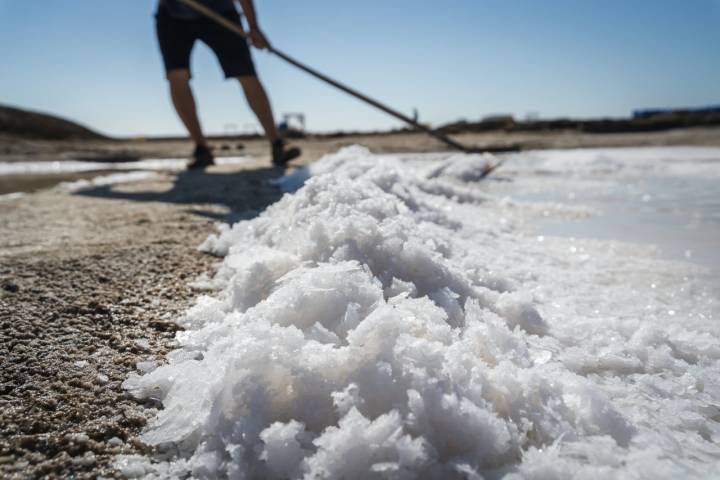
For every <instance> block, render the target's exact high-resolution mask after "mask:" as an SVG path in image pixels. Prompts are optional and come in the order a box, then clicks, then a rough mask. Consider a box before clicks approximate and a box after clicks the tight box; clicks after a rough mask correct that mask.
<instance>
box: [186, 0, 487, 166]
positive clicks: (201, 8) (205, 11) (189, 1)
mask: <svg viewBox="0 0 720 480" xmlns="http://www.w3.org/2000/svg"><path fill="white" fill-rule="evenodd" d="M179 1H180V2H182V3H184V4H185V5H187V6H188V7H190V8H192V9H193V10H195V11H196V12H198V13H200V14H201V15H204V16H206V17H207V18H209V19H211V20H213V21H215V22H217V23H219V24H220V25H222V26H223V27H224V28H226V29H228V30H230V31H232V32H233V33H235V34H236V35H239V36H241V37H243V38H248V34H247V33H246V32H245V31H244V30H243V29H242V27H241V26H240V25H238V24H236V23H234V22H232V21H231V20H228V19H227V18H225V17H223V16H222V15H220V14H219V13H217V12H216V11H214V10H212V9H210V8H208V7H207V6H205V5H203V4H202V3H200V2H198V1H197V0H179ZM268 51H269V52H271V53H273V54H275V55H277V56H278V57H280V58H282V59H283V60H285V61H286V62H288V63H290V64H291V65H294V66H296V67H297V68H299V69H300V70H302V71H304V72H306V73H309V74H310V75H312V76H313V77H315V78H318V79H320V80H322V81H323V82H326V83H328V84H330V85H332V86H333V87H335V88H337V89H340V90H342V91H343V92H345V93H348V94H350V95H352V96H353V97H355V98H358V99H360V100H362V101H363V102H365V103H367V104H369V105H372V106H373V107H375V108H377V109H379V110H382V111H383V112H385V113H387V114H388V115H392V116H393V117H395V118H397V119H399V120H402V121H403V122H405V123H407V124H408V125H411V126H413V127H415V128H417V129H419V130H422V131H424V132H426V133H428V134H430V135H432V136H433V137H435V138H437V139H438V140H440V141H441V142H444V143H445V144H447V145H449V146H451V147H453V148H455V149H457V150H460V151H462V152H474V151H476V149H473V148H468V147H466V146H465V145H463V144H461V143H459V142H456V141H455V140H453V139H452V138H450V137H449V136H447V135H445V134H444V133H442V132H439V131H437V130H433V129H431V128H428V127H426V126H425V125H423V124H421V123H418V122H416V121H415V120H413V119H412V118H410V117H408V116H407V115H404V114H402V113H400V112H398V111H397V110H394V109H392V108H390V107H388V106H387V105H385V104H383V103H380V102H379V101H377V100H375V99H373V98H370V97H368V96H367V95H365V94H363V93H361V92H358V91H357V90H355V89H353V88H350V87H348V86H347V85H344V84H342V83H340V82H338V81H337V80H334V79H332V78H330V77H328V76H327V75H325V74H323V73H320V72H318V71H317V70H315V69H313V68H311V67H309V66H307V65H305V64H304V63H302V62H300V61H298V60H296V59H294V58H293V57H291V56H290V55H288V54H286V53H284V52H281V51H280V50H278V49H276V48H274V47H272V46H270V47H269V48H268Z"/></svg>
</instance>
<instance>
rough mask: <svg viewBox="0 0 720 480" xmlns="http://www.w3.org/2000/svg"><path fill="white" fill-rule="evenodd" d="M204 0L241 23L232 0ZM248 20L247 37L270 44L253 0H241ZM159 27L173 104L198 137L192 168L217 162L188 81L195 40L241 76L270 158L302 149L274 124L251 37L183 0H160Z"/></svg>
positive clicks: (283, 159) (229, 74)
mask: <svg viewBox="0 0 720 480" xmlns="http://www.w3.org/2000/svg"><path fill="white" fill-rule="evenodd" d="M200 2H201V3H202V4H203V5H205V6H207V7H209V8H211V9H212V10H213V11H215V12H217V13H219V14H220V15H222V16H223V17H225V18H227V19H229V20H231V21H232V22H233V23H236V24H237V25H242V23H241V20H240V14H239V13H238V11H237V8H236V5H235V1H234V0H200ZM239 2H240V7H241V8H242V12H243V13H244V16H245V18H246V19H247V23H248V26H249V32H248V37H249V39H250V41H251V42H252V44H253V46H255V47H256V48H259V49H266V48H268V47H269V45H270V43H269V42H268V39H267V37H266V36H265V34H264V33H263V31H262V30H261V29H260V26H259V24H258V19H257V15H256V13H255V7H254V5H253V0H239ZM155 18H156V29H157V37H158V43H159V45H160V51H161V53H162V57H163V63H164V65H165V71H166V73H167V79H168V82H169V85H170V96H171V98H172V103H173V106H174V107H175V110H176V112H177V114H178V116H179V117H180V120H182V122H183V124H184V125H185V128H186V129H187V131H188V133H189V134H190V137H191V138H192V139H193V141H194V142H195V151H194V152H193V159H192V161H191V163H190V164H189V165H188V168H191V169H203V168H205V167H208V166H210V165H212V164H213V163H214V158H213V154H212V152H211V150H210V148H209V146H208V142H207V139H206V138H205V135H204V133H203V130H202V127H201V125H200V120H199V118H198V114H197V108H196V106H195V98H194V95H193V91H192V88H191V86H190V78H191V74H190V54H191V52H192V49H193V46H194V44H195V42H196V41H198V40H200V41H202V42H203V43H205V44H207V45H208V46H209V47H210V49H212V50H213V52H214V53H215V55H216V56H217V58H218V60H219V62H220V66H221V67H222V69H223V72H224V74H225V77H226V78H227V79H237V80H238V81H239V82H240V85H241V86H242V89H243V91H244V93H245V97H246V99H247V101H248V104H249V105H250V108H251V109H252V111H253V112H254V113H255V115H256V117H257V119H258V121H259V122H260V124H261V125H262V127H263V130H264V131H265V135H266V137H267V139H268V140H269V141H270V144H271V154H272V162H273V164H275V165H280V166H282V165H285V164H286V163H287V162H289V161H290V160H292V159H294V158H296V157H298V156H299V155H300V150H299V149H297V148H290V149H288V148H286V146H285V144H284V142H283V140H282V138H281V137H280V135H279V134H278V131H277V128H276V127H275V119H274V117H273V112H272V108H271V106H270V100H269V99H268V96H267V93H266V92H265V88H264V87H263V85H262V83H260V80H259V79H258V76H257V73H256V72H255V66H254V64H253V60H252V55H251V54H250V48H249V47H248V42H247V41H246V40H245V39H243V38H241V37H239V36H238V35H236V34H235V33H233V32H231V31H229V30H227V29H226V28H223V27H222V26H221V25H220V24H218V23H217V22H215V21H213V20H212V19H210V18H207V17H205V16H203V15H202V14H200V13H198V12H196V11H195V10H193V9H192V8H191V7H189V6H187V5H185V4H184V3H183V2H181V1H180V0H159V3H158V7H157V13H156V15H155Z"/></svg>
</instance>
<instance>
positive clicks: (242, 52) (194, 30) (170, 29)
mask: <svg viewBox="0 0 720 480" xmlns="http://www.w3.org/2000/svg"><path fill="white" fill-rule="evenodd" d="M223 16H224V17H225V18H227V19H229V20H231V21H232V22H234V23H236V24H238V25H241V22H240V15H239V14H238V12H237V11H235V10H230V11H227V12H225V13H223ZM155 23H156V29H157V37H158V42H159V43H160V51H161V52H162V56H163V62H164V63H165V71H166V72H170V71H172V70H190V54H191V53H192V49H193V46H194V45H195V41H196V40H200V41H201V42H203V43H205V44H206V45H207V46H208V47H210V49H211V50H212V51H213V52H215V55H216V56H217V58H218V60H219V61H220V66H221V67H222V69H223V72H225V77H226V78H234V77H245V76H255V65H254V64H253V60H252V55H250V47H248V44H247V41H246V40H245V39H244V38H242V37H239V36H238V35H236V34H235V33H233V32H231V31H229V30H227V29H225V28H223V27H222V26H220V25H219V24H217V23H215V22H214V21H212V20H210V19H207V18H200V19H197V20H182V19H179V18H175V17H173V16H172V15H170V13H168V12H167V11H166V10H165V9H163V8H162V7H161V8H160V9H159V10H158V12H157V15H155Z"/></svg>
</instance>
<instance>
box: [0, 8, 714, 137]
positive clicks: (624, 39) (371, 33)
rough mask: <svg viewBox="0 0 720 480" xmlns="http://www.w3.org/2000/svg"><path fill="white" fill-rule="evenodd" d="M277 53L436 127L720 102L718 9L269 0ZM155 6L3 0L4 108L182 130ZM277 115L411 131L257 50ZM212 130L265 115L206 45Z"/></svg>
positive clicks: (152, 130)
mask: <svg viewBox="0 0 720 480" xmlns="http://www.w3.org/2000/svg"><path fill="white" fill-rule="evenodd" d="M256 6H257V9H258V11H259V15H260V20H261V23H262V25H263V26H264V29H265V31H266V33H267V34H268V36H269V37H270V39H271V40H272V41H273V43H274V44H275V46H276V47H278V48H280V49H281V50H284V51H286V52H287V53H289V54H291V55H294V56H296V57H297V58H299V59H301V60H303V61H305V62H307V63H309V64H310V65H312V66H315V67H316V68H318V69H320V70H321V71H325V72H327V73H328V74H330V75H331V76H334V77H336V78H338V79H340V80H342V81H345V82H347V83H349V84H350V85H352V86H355V87H357V88H358V89H360V90H361V91H364V92H367V93H369V94H370V95H371V96H374V97H376V98H378V99H380V100H384V101H387V102H388V103H390V104H391V105H393V106H395V107H396V108H398V109H400V110H403V111H405V112H407V113H411V112H412V109H413V107H417V108H418V109H419V111H420V116H421V119H423V120H425V121H428V122H432V123H434V124H438V123H443V122H448V121H452V120H455V119H458V118H469V119H475V118H480V117H482V116H484V115H488V114H495V113H512V114H515V115H518V116H520V117H522V116H524V115H526V114H527V113H530V112H533V113H537V114H540V115H541V116H543V117H553V116H560V115H571V116H599V115H610V116H618V115H625V114H628V113H629V112H630V111H631V110H632V109H633V108H636V107H656V106H693V105H705V104H717V103H720V0H674V1H669V0H445V1H438V0H435V1H430V0H366V1H349V0H306V1H299V0H256ZM154 9H155V2H154V1H153V0H114V1H113V0H62V1H58V0H0V62H1V64H0V65H1V66H0V103H4V104H11V105H16V106H20V107H26V108H31V109H37V110H43V111H49V112H54V113H57V114H60V115H63V116H66V117H69V118H73V119H76V120H78V121H80V122H82V123H85V124H87V125H90V126H92V127H94V128H96V129H99V130H100V131H103V132H106V133H110V134H114V135H135V134H151V135H158V134H178V133H181V132H182V129H181V126H180V124H179V123H178V120H177V119H176V118H175V115H174V113H173V111H172V109H171V105H170V102H169V99H168V97H167V92H166V86H165V83H164V79H163V78H164V77H163V71H162V64H161V59H160V55H159V52H158V49H157V46H156V41H155V34H154V26H153V18H152V14H153V11H154ZM255 59H256V63H257V66H258V69H259V72H260V74H261V78H262V79H263V81H264V82H265V84H266V86H267V87H268V89H269V91H270V94H271V97H272V101H273V105H274V107H275V110H276V112H278V113H281V112H288V111H300V112H305V113H306V114H307V117H308V123H309V127H310V128H311V129H313V130H334V129H374V128H385V127H390V126H397V125H398V123H397V122H396V121H394V120H393V119H391V118H388V117H386V116H385V115H384V114H382V113H379V112H375V111H374V110H372V109H371V108H369V107H366V106H365V105H363V104H361V103H359V102H357V101H356V100H354V99H352V98H349V97H346V96H345V95H344V94H342V93H339V92H336V91H334V90H332V89H330V88H328V87H326V86H325V85H323V84H321V83H319V82H318V81H316V80H314V79H312V78H310V77H308V76H306V74H304V73H302V72H299V71H296V70H295V69H293V68H292V67H290V66H287V65H285V64H283V63H282V62H281V61H280V60H278V59H275V58H273V57H271V56H270V55H268V54H264V53H255ZM193 70H194V75H195V80H194V86H195V88H196V94H197V98H198V101H199V104H200V110H201V115H202V118H203V122H204V124H205V126H206V129H207V130H208V131H210V132H216V133H219V132H223V131H224V130H226V129H227V128H228V127H227V125H228V124H234V125H235V126H236V127H235V128H240V129H242V128H244V127H245V126H246V125H249V124H254V123H255V120H254V118H253V116H252V115H251V114H250V112H249V111H248V109H247V107H246V105H245V101H244V99H243V98H242V96H241V94H240V92H239V87H238V86H237V85H236V84H234V83H233V82H225V81H223V79H222V74H221V71H220V69H219V66H218V65H217V63H216V61H215V59H214V57H213V56H212V54H211V53H210V52H209V50H207V49H206V48H205V47H204V46H197V47H196V48H195V52H194V57H193Z"/></svg>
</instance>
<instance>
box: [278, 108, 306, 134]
mask: <svg viewBox="0 0 720 480" xmlns="http://www.w3.org/2000/svg"><path fill="white" fill-rule="evenodd" d="M279 127H280V130H295V131H297V132H301V133H304V132H305V114H304V113H294V112H291V113H283V119H282V122H280V125H279Z"/></svg>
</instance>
